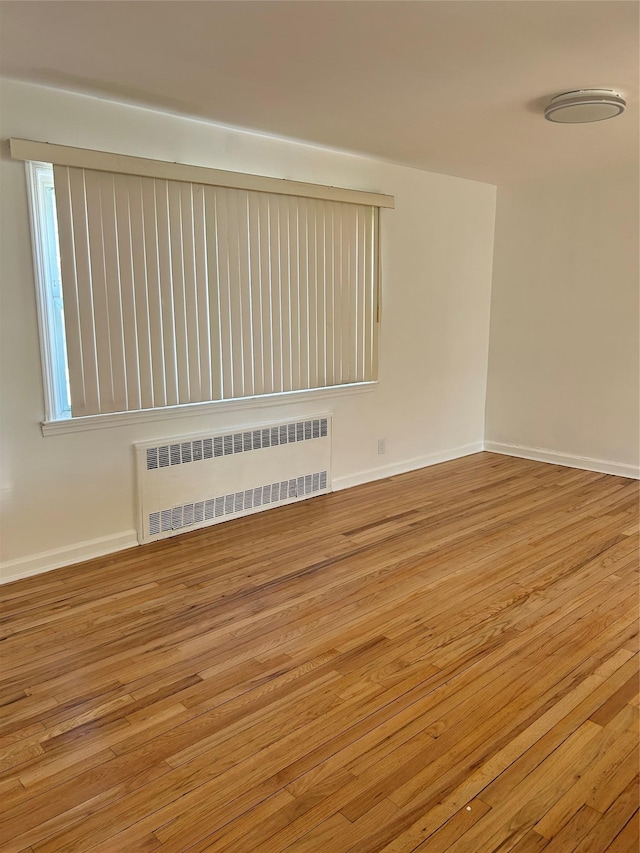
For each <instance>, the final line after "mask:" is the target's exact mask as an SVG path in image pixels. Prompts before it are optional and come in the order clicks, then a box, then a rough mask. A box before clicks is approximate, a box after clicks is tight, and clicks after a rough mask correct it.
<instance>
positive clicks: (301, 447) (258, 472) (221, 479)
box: [134, 414, 332, 544]
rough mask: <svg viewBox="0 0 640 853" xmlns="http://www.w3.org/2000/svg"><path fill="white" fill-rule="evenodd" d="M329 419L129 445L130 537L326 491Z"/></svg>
mask: <svg viewBox="0 0 640 853" xmlns="http://www.w3.org/2000/svg"><path fill="white" fill-rule="evenodd" d="M331 420H332V419H331V415H324V414H323V415H314V416H313V417H306V418H304V419H299V420H287V421H281V422H278V423H268V424H260V425H255V426H251V427H245V428H243V429H235V430H233V431H232V432H231V431H229V430H226V431H224V432H206V433H205V432H203V433H197V434H195V435H186V436H178V437H174V438H170V439H165V440H162V441H158V440H155V441H145V442H140V443H137V444H135V445H134V451H135V461H136V475H137V492H138V540H139V542H140V543H141V544H143V543H146V542H155V541H156V540H158V539H165V538H167V537H168V536H175V535H176V534H177V533H184V532H186V531H188V530H196V529H198V528H200V527H207V526H208V525H211V524H218V523H219V522H221V521H227V520H228V519H230V518H238V517H240V516H243V515H250V514H251V513H254V512H260V511H261V510H263V509H268V508H270V507H273V506H282V505H283V504H289V503H294V502H296V501H300V500H304V499H306V498H309V497H314V496H315V495H320V494H324V493H326V492H329V491H331V425H332V424H331Z"/></svg>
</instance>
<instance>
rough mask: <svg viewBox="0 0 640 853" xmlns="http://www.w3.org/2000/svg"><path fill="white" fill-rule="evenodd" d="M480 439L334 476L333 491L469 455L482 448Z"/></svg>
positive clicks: (478, 451)
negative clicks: (400, 460) (353, 472)
mask: <svg viewBox="0 0 640 853" xmlns="http://www.w3.org/2000/svg"><path fill="white" fill-rule="evenodd" d="M483 449H484V448H483V445H482V442H481V441H475V442H473V443H472V444H462V445H460V446H459V447H452V448H449V449H448V450H441V451H439V452H438V453H429V454H428V455H427V456H414V458H413V459H405V460H403V461H402V462H393V463H391V464H390V465H381V466H380V467H379V468H368V469H367V470H366V471H359V472H358V473H357V474H349V475H348V476H346V477H334V478H333V480H332V486H333V491H334V492H339V491H340V490H341V489H350V488H351V487H352V486H360V485H362V483H371V482H372V481H373V480H384V479H385V477H394V476H395V475H396V474H406V473H407V471H417V470H418V468H428V467H429V466H430V465H437V464H438V463H440V462H449V461H450V460H451V459H460V458H461V457H462V456H470V455H471V454H472V453H480V452H481V451H482V450H483Z"/></svg>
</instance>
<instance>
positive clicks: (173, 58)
mask: <svg viewBox="0 0 640 853" xmlns="http://www.w3.org/2000/svg"><path fill="white" fill-rule="evenodd" d="M638 9H639V6H638V3H637V2H635V0H634V1H633V2H618V0H610V2H609V1H608V0H603V2H598V0H587V1H586V2H582V0H505V1H504V2H502V0H498V2H493V0H448V2H438V1H437V0H436V1H435V2H432V0H424V2H420V0H418V2H404V0H374V2H371V0H355V2H351V0H348V1H347V0H342V2H328V0H321V1H320V2H315V0H303V1H302V2H280V1H279V0H271V2H264V0H259V2H252V0H232V2H189V0H182V2H171V0H163V2H156V1H155V0H142V2H102V0H91V1H90V0H82V2H57V0H47V2H23V0H21V2H2V3H0V73H1V74H3V75H4V76H7V77H12V78H15V79H18V80H25V81H32V82H35V83H40V84H44V85H47V86H53V87H56V88H62V89H68V90H73V91H78V92H85V93H91V94H95V95H98V96H101V97H106V98H110V99H116V100H120V101H125V102H128V103H136V104H144V105H147V106H150V107H156V108H159V109H162V110H168V111H171V112H175V113H183V114H186V115H189V116H196V117H199V118H204V119H210V120H212V121H215V122H220V123H223V124H228V125H234V126H237V127H243V128H248V129H251V130H258V131H261V132H265V133H268V134H275V135H278V136H284V137H288V138H293V139H299V140H304V141H308V142H312V143H315V144H319V145H323V146H330V147H334V148H340V149H344V150H348V151H353V152H360V153H363V154H367V155H371V156H374V157H377V158H382V159H385V160H389V161H393V162H395V163H403V164H407V165H410V166H414V167H417V168H420V169H428V170H431V171H435V172H443V173H447V174H453V175H459V176H461V177H466V178H472V179H475V180H481V181H488V182H491V183H496V184H501V183H504V182H507V181H512V180H519V179H529V178H536V177H538V176H542V175H549V174H555V173H557V172H560V171H566V170H584V169H592V168H596V167H611V166H614V165H615V164H618V163H620V162H623V161H628V160H632V159H633V160H635V159H636V158H637V157H638ZM584 87H605V88H614V89H618V90H619V91H621V92H622V93H623V94H624V95H625V96H626V98H627V100H628V109H627V111H626V112H625V113H624V115H623V116H622V117H620V118H617V119H615V120H613V121H607V122H599V123H597V124H588V125H558V124H552V123H551V122H547V121H545V120H544V118H543V108H544V105H545V103H546V102H547V101H548V100H549V98H550V97H551V96H552V95H554V94H557V93H559V92H563V91H567V90H570V89H575V88H584Z"/></svg>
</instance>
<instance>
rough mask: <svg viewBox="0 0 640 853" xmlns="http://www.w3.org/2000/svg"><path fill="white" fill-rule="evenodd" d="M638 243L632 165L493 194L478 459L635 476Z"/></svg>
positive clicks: (634, 169) (634, 167)
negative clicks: (523, 460)
mask: <svg viewBox="0 0 640 853" xmlns="http://www.w3.org/2000/svg"><path fill="white" fill-rule="evenodd" d="M604 130H606V128H604ZM638 235H639V222H638V167H637V164H635V163H634V164H629V165H627V166H624V165H621V166H620V168H618V169H615V170H612V169H607V170H601V171H598V170H594V171H592V172H589V173H588V174H575V175H571V176H567V177H564V178H563V177H554V178H553V179H549V180H545V181H537V182H535V183H522V184H518V185H513V186H506V187H500V189H499V192H498V205H497V215H496V237H495V254H494V279H493V294H492V308H491V345H490V358H489V379H488V388H487V417H486V434H485V438H486V440H487V442H488V444H487V446H488V447H489V448H491V447H493V446H495V445H492V444H491V443H492V442H495V443H496V444H497V445H498V446H502V449H504V445H519V446H520V447H519V448H517V450H518V452H522V448H525V452H529V451H530V450H531V449H534V450H535V449H542V450H543V451H550V452H551V454H559V456H560V457H566V459H567V461H569V462H571V461H572V460H571V457H572V456H575V457H579V458H578V459H577V460H573V461H575V462H577V463H579V464H580V465H583V466H584V467H594V468H596V469H599V470H608V471H611V472H612V473H623V474H627V475H631V474H633V473H634V471H633V468H635V470H636V472H637V466H638V442H639V435H638V428H639V424H638V392H639V376H638V351H639V350H638V345H639V341H638V249H639V247H638ZM526 449H528V450H526ZM543 455H544V454H543ZM548 458H550V459H552V458H553V457H552V455H549V457H548Z"/></svg>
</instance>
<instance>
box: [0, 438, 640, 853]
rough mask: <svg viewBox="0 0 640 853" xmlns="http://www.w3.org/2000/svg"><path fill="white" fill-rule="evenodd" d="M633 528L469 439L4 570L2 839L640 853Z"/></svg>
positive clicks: (6, 843)
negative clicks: (326, 485)
mask: <svg viewBox="0 0 640 853" xmlns="http://www.w3.org/2000/svg"><path fill="white" fill-rule="evenodd" d="M637 521H638V492H637V483H635V482H633V481H631V480H625V479H622V478H618V477H612V476H607V475H603V474H596V473H590V472H587V471H579V470H572V469H569V468H560V467H556V466H552V465H545V464H540V463H536V462H529V461H526V460H521V459H511V458H507V457H501V456H496V455H492V454H488V453H483V454H477V455H475V456H470V457H467V458H465V459H460V460H456V461H453V462H448V463H445V464H442V465H437V466H435V467H432V468H428V469H424V470H421V471H416V472H413V473H410V474H405V475H402V476H398V477H394V478H392V479H390V480H385V481H380V482H376V483H371V484H367V485H365V486H360V487H357V488H354V489H350V490H348V491H343V492H339V493H336V494H332V495H327V496H323V497H318V498H314V499H312V500H309V501H305V502H303V503H300V504H295V505H291V506H287V507H281V508H279V509H273V510H270V511H268V512H265V513H262V514H259V515H256V516H253V517H250V518H245V519H239V520H236V521H232V522H228V523H225V524H222V525H218V526H217V527H214V528H210V529H209V530H205V531H200V532H196V533H192V534H187V535H183V536H179V537H176V538H174V539H171V540H168V541H165V542H162V543H157V544H154V545H151V546H146V547H144V548H138V549H134V550H131V551H127V552H122V553H121V554H117V555H113V556H112V557H110V558H105V559H101V560H96V561H93V562H90V563H85V564H83V565H80V566H75V567H70V568H66V569H61V570H58V571H55V572H52V573H50V574H47V575H41V576H40V577H35V578H30V579H28V580H24V581H20V582H18V583H15V584H11V585H8V586H6V587H4V588H3V589H2V590H1V591H0V594H1V595H2V597H3V600H4V603H3V612H2V623H1V624H2V636H3V638H4V639H3V642H2V643H1V644H0V649H1V650H2V666H3V679H2V692H1V694H0V698H1V701H2V706H1V707H0V723H1V726H0V749H1V753H2V757H1V763H0V770H1V773H0V804H1V808H2V817H1V818H0V850H2V851H3V853H9V851H16V853H17V851H25V850H27V851H38V853H45V851H46V852H47V853H52V852H53V851H62V850H64V851H72V850H73V851H82V853H86V851H92V853H98V851H117V853H130V851H154V850H158V851H162V853H169V851H172V853H185V852H186V851H193V853H196V851H198V853H201V851H225V853H278V851H284V850H286V851H314V853H342V851H353V853H368V851H384V853H404V851H407V852H408V851H413V850H419V851H421V853H440V852H441V851H452V853H463V851H465V853H483V851H487V853H488V852H489V851H501V853H504V852H505V851H518V853H524V851H527V853H529V851H539V850H545V851H546V853H569V851H577V853H594V851H605V850H608V851H611V853H626V851H634V853H635V851H636V850H637V845H638V818H637V808H638V791H637V773H638V752H637V743H638V665H637V664H638V661H637V658H638V655H637V650H638V633H637V632H638V625H637V616H638V552H637V546H638V538H637V537H638V532H637Z"/></svg>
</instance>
